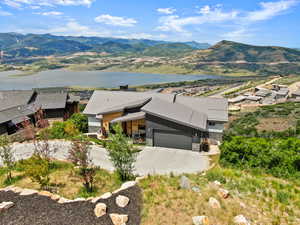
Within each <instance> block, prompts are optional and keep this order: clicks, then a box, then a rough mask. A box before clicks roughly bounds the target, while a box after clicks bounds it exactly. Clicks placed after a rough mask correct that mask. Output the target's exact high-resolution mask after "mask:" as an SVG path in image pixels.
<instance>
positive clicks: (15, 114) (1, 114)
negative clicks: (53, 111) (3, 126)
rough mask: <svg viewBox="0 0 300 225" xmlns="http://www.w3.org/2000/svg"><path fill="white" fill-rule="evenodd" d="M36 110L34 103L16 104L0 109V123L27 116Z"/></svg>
mask: <svg viewBox="0 0 300 225" xmlns="http://www.w3.org/2000/svg"><path fill="white" fill-rule="evenodd" d="M35 112H36V108H35V106H34V105H25V106H16V107H12V108H9V109H6V110H3V111H0V123H5V122H8V121H10V120H14V119H16V120H20V118H24V119H25V118H27V116H29V115H32V114H34V113H35Z"/></svg>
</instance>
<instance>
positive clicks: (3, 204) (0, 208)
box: [0, 202, 14, 212]
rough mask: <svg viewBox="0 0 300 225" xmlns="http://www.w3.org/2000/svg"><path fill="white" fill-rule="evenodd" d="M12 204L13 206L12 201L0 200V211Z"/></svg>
mask: <svg viewBox="0 0 300 225" xmlns="http://www.w3.org/2000/svg"><path fill="white" fill-rule="evenodd" d="M13 206H14V203H13V202H1V203H0V212H1V211H2V210H6V209H9V208H11V207H13Z"/></svg>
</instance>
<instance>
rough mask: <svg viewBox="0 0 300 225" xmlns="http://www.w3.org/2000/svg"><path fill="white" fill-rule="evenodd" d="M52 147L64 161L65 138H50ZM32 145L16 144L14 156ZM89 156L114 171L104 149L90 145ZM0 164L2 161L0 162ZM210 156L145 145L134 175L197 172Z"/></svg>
mask: <svg viewBox="0 0 300 225" xmlns="http://www.w3.org/2000/svg"><path fill="white" fill-rule="evenodd" d="M50 146H51V148H55V149H56V150H57V151H56V153H55V154H54V155H53V157H54V158H56V159H59V160H66V159H67V155H68V149H69V148H70V146H71V144H70V142H67V141H51V142H50ZM33 149H34V148H33V144H32V143H25V144H19V143H15V144H14V145H13V150H14V151H15V155H16V159H17V160H20V159H26V158H28V157H30V156H31V155H32V153H33ZM91 158H92V160H93V163H94V165H96V166H100V167H101V168H104V169H106V170H109V171H113V169H114V167H113V165H112V164H111V162H110V160H109V157H108V154H107V151H106V150H105V149H104V148H101V147H99V146H97V145H93V146H92V148H91ZM0 164H1V162H0ZM208 167H209V158H208V157H207V156H201V155H199V153H197V152H192V151H185V150H179V149H166V148H159V147H145V148H144V149H143V151H141V152H140V153H139V155H138V157H137V162H136V164H135V168H136V171H135V172H136V174H138V175H141V176H143V175H148V174H162V175H163V174H170V173H171V172H172V173H174V174H182V173H196V172H201V171H203V170H206V169H208Z"/></svg>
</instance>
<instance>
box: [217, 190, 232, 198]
mask: <svg viewBox="0 0 300 225" xmlns="http://www.w3.org/2000/svg"><path fill="white" fill-rule="evenodd" d="M218 195H219V196H220V197H221V198H224V199H226V198H228V197H229V191H227V190H226V189H222V188H220V189H219V190H218Z"/></svg>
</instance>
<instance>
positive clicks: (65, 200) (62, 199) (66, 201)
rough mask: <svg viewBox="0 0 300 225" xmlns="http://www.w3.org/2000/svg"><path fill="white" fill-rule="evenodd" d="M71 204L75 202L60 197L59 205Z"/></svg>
mask: <svg viewBox="0 0 300 225" xmlns="http://www.w3.org/2000/svg"><path fill="white" fill-rule="evenodd" d="M70 202H73V200H70V199H66V198H64V197H60V199H59V200H58V203H59V204H64V203H70Z"/></svg>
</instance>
